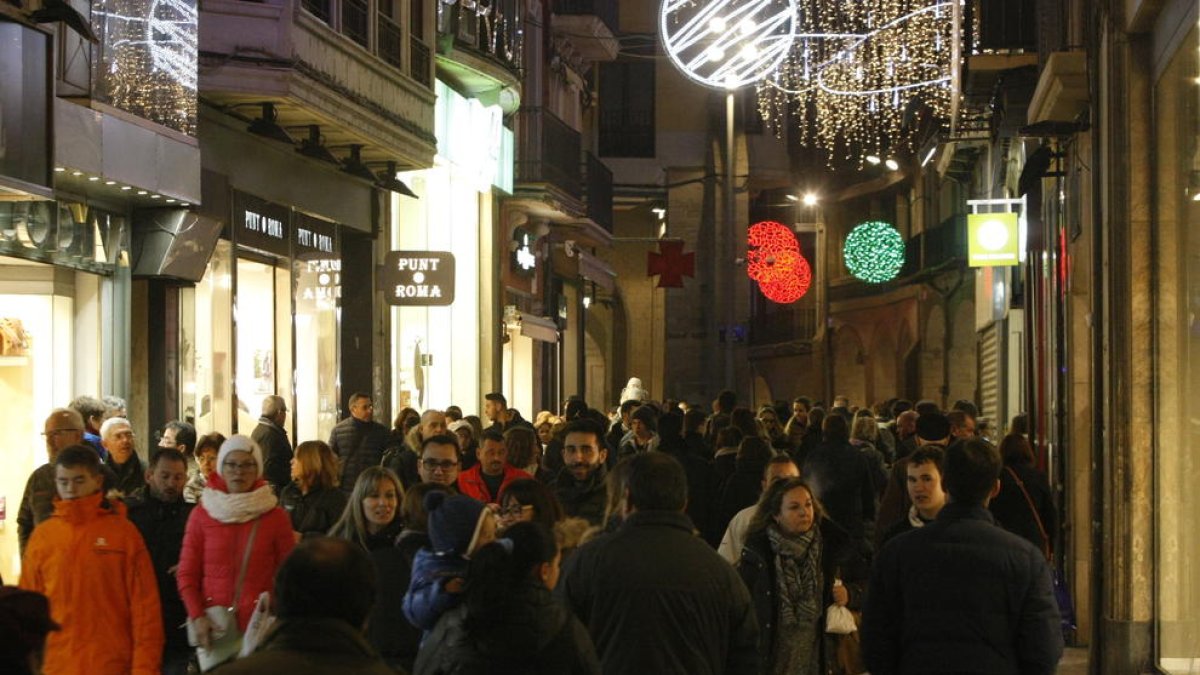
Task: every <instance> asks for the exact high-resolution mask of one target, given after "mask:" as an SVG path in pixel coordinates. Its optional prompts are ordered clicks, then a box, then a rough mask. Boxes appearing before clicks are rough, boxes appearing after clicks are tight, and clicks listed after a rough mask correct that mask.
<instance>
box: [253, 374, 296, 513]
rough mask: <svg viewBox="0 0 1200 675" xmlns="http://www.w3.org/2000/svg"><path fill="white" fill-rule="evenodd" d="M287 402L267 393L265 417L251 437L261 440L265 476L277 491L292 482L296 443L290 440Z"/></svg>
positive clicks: (259, 419) (261, 419)
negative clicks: (293, 445)
mask: <svg viewBox="0 0 1200 675" xmlns="http://www.w3.org/2000/svg"><path fill="white" fill-rule="evenodd" d="M287 414H288V409H287V403H285V402H284V400H283V397H282V396H274V395H272V396H267V397H266V398H264V399H263V402H262V417H259V418H258V426H256V427H254V431H253V432H252V433H251V434H250V440H252V441H254V442H255V443H258V447H259V448H260V449H261V450H262V452H263V457H265V460H264V461H263V464H264V466H263V478H266V479H267V482H268V483H270V484H271V487H272V488H274V490H275V494H279V493H281V492H283V488H285V487H287V486H288V483H291V482H292V444H291V442H289V441H288V437H287V431H285V430H284V428H283V425H284V423H285V422H286V421H287Z"/></svg>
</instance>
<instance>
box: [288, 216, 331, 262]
mask: <svg viewBox="0 0 1200 675" xmlns="http://www.w3.org/2000/svg"><path fill="white" fill-rule="evenodd" d="M295 226H296V234H295V244H296V257H297V258H323V257H328V256H329V254H330V253H336V252H337V250H338V249H337V226H336V225H334V224H333V223H331V222H329V221H327V220H321V219H320V218H313V217H312V216H309V215H306V214H303V213H296V214H295Z"/></svg>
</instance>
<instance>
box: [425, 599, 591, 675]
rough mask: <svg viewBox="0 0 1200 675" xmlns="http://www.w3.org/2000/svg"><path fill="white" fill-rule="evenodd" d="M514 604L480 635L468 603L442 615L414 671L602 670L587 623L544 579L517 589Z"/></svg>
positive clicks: (445, 674)
mask: <svg viewBox="0 0 1200 675" xmlns="http://www.w3.org/2000/svg"><path fill="white" fill-rule="evenodd" d="M512 593H513V597H512V600H511V604H510V605H509V607H507V608H506V611H503V612H500V613H498V614H499V616H496V617H494V618H492V619H491V620H489V621H488V625H487V626H485V627H484V628H483V630H482V631H480V632H479V634H477V635H472V634H471V633H470V632H468V629H467V607H466V606H465V605H460V606H458V607H456V608H454V609H452V610H450V611H449V612H447V613H446V614H444V615H443V616H442V618H441V619H439V620H438V624H437V627H436V628H434V630H433V632H432V633H430V634H429V638H428V639H427V640H426V641H425V644H424V645H423V646H422V648H421V653H420V654H419V655H418V656H417V663H416V667H415V668H414V669H413V674H414V675H510V674H511V675H600V661H599V660H598V659H597V658H596V649H595V647H593V646H592V639H591V638H590V637H588V633H587V629H585V628H584V627H583V624H581V623H580V622H579V619H577V618H575V616H574V615H573V614H571V613H570V612H569V611H567V609H566V608H564V607H563V606H562V605H560V604H558V602H556V601H555V599H554V598H553V597H552V596H551V595H550V591H548V590H546V587H545V586H543V585H542V584H541V583H538V582H536V581H533V580H530V581H527V582H524V583H522V584H521V585H520V586H517V587H516V588H514V589H513V590H512Z"/></svg>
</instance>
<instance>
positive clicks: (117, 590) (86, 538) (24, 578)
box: [21, 493, 163, 675]
mask: <svg viewBox="0 0 1200 675" xmlns="http://www.w3.org/2000/svg"><path fill="white" fill-rule="evenodd" d="M21 588H25V589H28V590H31V591H37V592H38V593H42V594H43V595H45V596H46V597H47V598H49V599H50V609H51V612H52V618H53V619H54V620H55V621H57V622H58V624H59V625H61V626H62V630H60V631H56V632H53V633H50V636H49V639H48V640H47V642H46V661H45V664H44V666H43V672H45V673H46V674H47V675H56V674H58V673H63V674H64V675H66V674H74V673H89V674H91V673H95V674H99V675H110V674H111V675H126V674H128V673H134V674H135V675H151V674H152V673H158V669H159V663H160V660H161V658H162V649H163V626H162V614H161V607H160V606H159V602H158V584H157V582H156V581H155V577H154V566H153V565H152V564H151V562H150V554H149V553H148V552H147V551H146V545H145V544H144V543H143V542H142V535H141V534H139V533H138V530H137V528H136V527H134V526H133V523H131V522H129V520H128V519H126V518H125V505H124V504H121V503H120V502H117V501H111V500H108V499H105V498H104V496H103V495H102V494H100V493H96V494H94V495H92V496H90V497H82V498H80V499H72V500H58V501H56V502H55V504H54V515H53V516H52V517H50V519H49V520H47V521H45V522H44V523H42V524H41V525H39V526H38V528H37V530H35V531H34V533H33V536H32V537H30V539H29V546H28V548H26V550H25V559H24V561H23V564H22V570H21Z"/></svg>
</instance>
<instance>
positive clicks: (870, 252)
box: [842, 221, 904, 284]
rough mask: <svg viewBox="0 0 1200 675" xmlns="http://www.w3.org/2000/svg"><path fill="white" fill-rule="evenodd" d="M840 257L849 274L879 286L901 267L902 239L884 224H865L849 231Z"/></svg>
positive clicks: (893, 277)
mask: <svg viewBox="0 0 1200 675" xmlns="http://www.w3.org/2000/svg"><path fill="white" fill-rule="evenodd" d="M842 254H843V258H844V259H845V261H846V269H848V270H850V274H853V275H854V276H855V277H856V278H858V279H862V280H863V281H865V282H867V283H871V284H881V283H883V282H885V281H891V280H892V279H895V278H896V275H897V274H899V273H900V268H901V267H903V266H904V238H903V237H901V236H900V233H899V232H897V231H896V228H894V227H892V226H891V225H888V224H887V223H881V222H879V221H869V222H866V223H863V224H862V225H859V226H858V227H856V228H854V229H853V230H851V231H850V236H848V237H846V246H845V248H844V249H842Z"/></svg>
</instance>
